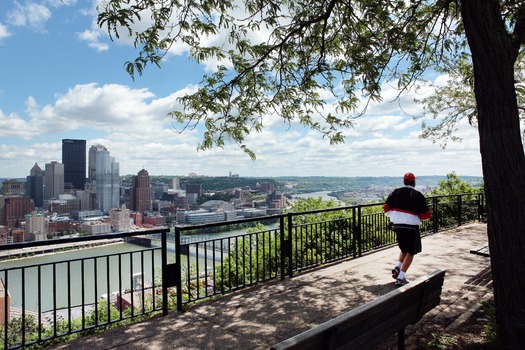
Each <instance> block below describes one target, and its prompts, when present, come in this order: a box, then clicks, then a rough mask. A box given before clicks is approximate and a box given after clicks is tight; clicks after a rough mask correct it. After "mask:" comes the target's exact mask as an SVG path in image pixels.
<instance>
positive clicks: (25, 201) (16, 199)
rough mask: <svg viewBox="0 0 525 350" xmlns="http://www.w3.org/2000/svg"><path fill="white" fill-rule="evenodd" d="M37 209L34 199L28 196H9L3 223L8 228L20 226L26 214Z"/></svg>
mask: <svg viewBox="0 0 525 350" xmlns="http://www.w3.org/2000/svg"><path fill="white" fill-rule="evenodd" d="M33 210H35V204H34V203H33V200H32V199H31V198H29V197H28V196H13V197H7V198H6V199H5V203H4V210H3V214H4V215H3V216H4V217H3V223H4V225H5V226H7V227H8V228H19V227H20V224H21V223H22V222H23V221H25V216H26V214H29V213H31V212H32V211H33Z"/></svg>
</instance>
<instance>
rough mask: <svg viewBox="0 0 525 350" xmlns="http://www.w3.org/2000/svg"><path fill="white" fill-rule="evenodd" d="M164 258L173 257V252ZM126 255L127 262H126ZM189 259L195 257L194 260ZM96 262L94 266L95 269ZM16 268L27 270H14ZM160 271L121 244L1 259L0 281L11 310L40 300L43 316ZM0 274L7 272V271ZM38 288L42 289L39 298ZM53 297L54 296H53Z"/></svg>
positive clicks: (146, 253) (155, 260)
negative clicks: (138, 276) (4, 287)
mask: <svg viewBox="0 0 525 350" xmlns="http://www.w3.org/2000/svg"><path fill="white" fill-rule="evenodd" d="M328 193H330V191H320V192H312V193H305V194H299V195H295V196H294V197H302V198H306V197H314V198H317V197H321V198H323V200H329V199H336V198H335V197H331V196H329V195H328ZM276 226H277V224H274V225H268V226H267V227H268V228H269V229H272V228H275V227H276ZM244 233H246V229H238V230H231V231H227V232H221V233H212V234H198V235H192V236H191V237H192V238H197V239H200V240H209V239H218V238H224V237H229V236H236V235H241V234H244ZM158 245H159V243H158V242H153V246H154V247H155V246H158ZM191 254H192V252H191V250H190V255H191ZM169 256H173V252H171V254H169ZM130 257H131V258H132V263H131V264H130ZM193 259H196V258H195V257H193ZM198 260H199V266H205V264H204V263H203V262H204V259H202V258H200V257H199V259H198ZM95 263H96V264H97V268H96V269H95ZM210 265H211V262H210ZM119 266H120V267H119ZM20 267H26V268H25V269H23V270H22V269H18V268H20ZM160 267H161V253H160V250H159V249H156V250H153V251H152V250H150V249H147V248H144V247H142V246H138V245H135V244H131V243H124V242H121V243H112V244H110V245H104V246H98V247H94V248H84V249H75V250H70V251H65V252H55V253H50V254H42V255H35V256H33V257H25V258H19V259H13V260H7V261H1V262H0V278H2V280H3V281H4V283H5V282H6V273H7V285H8V290H9V293H10V296H11V305H12V306H14V307H21V306H22V304H23V303H24V304H25V308H26V309H27V310H32V311H39V310H38V305H39V302H38V299H39V298H40V299H41V303H40V304H41V308H40V311H41V312H45V311H47V310H51V309H54V308H64V307H67V306H68V305H69V304H71V305H80V304H92V303H94V302H96V301H100V300H101V299H103V298H104V297H107V295H108V294H110V293H114V292H117V291H118V290H125V289H129V288H131V287H132V284H133V277H132V276H133V275H134V274H140V273H143V274H144V282H145V283H146V284H147V285H151V284H152V283H153V282H154V281H153V278H154V277H153V276H154V275H155V276H159V275H160ZM9 269H11V270H9ZM4 270H8V272H6V271H4ZM107 270H109V271H110V273H109V276H108V274H107V273H106V271H107ZM82 271H83V273H82ZM119 271H120V273H119ZM22 281H24V284H25V286H24V289H25V292H26V293H25V296H24V298H25V300H24V299H23V298H22ZM82 282H83V283H82ZM108 283H109V287H108ZM39 285H40V287H39ZM68 286H69V287H68ZM38 290H40V291H41V295H40V296H39V294H38ZM68 290H71V292H69V291H68ZM53 291H54V292H53ZM53 295H55V296H56V297H55V298H53Z"/></svg>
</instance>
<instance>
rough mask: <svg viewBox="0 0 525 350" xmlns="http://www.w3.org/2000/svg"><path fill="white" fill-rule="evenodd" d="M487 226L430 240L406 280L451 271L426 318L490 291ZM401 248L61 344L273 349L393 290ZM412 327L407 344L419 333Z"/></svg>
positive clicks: (441, 316) (121, 349) (120, 349)
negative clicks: (484, 252) (392, 273)
mask: <svg viewBox="0 0 525 350" xmlns="http://www.w3.org/2000/svg"><path fill="white" fill-rule="evenodd" d="M486 243H487V238H486V225H485V224H480V223H476V224H471V225H467V226H463V227H459V228H456V229H452V230H449V231H446V232H442V233H438V234H435V235H432V236H429V237H425V238H423V252H422V253H420V254H418V255H417V256H416V258H415V259H414V263H413V264H412V267H411V268H410V270H409V271H408V274H407V278H408V279H409V280H410V279H415V278H417V277H420V276H422V275H424V274H426V273H429V272H432V271H434V270H435V269H445V270H446V271H447V273H446V276H445V284H444V286H443V292H442V301H441V304H440V305H439V306H438V307H436V308H435V309H434V310H432V311H431V312H429V313H428V314H427V315H426V316H425V317H426V318H432V319H433V320H435V321H436V322H442V324H447V325H448V327H455V326H457V325H458V324H460V323H461V322H462V321H464V320H466V318H468V316H469V315H470V314H471V313H472V312H473V311H475V310H477V309H478V308H479V306H480V304H479V303H480V300H482V299H486V298H488V297H490V296H491V292H492V288H491V283H490V280H491V279H490V273H489V270H488V269H489V267H490V260H489V258H487V257H484V256H480V255H475V254H472V253H470V250H471V249H476V248H479V247H481V246H483V245H486ZM398 252H399V251H398V249H397V247H392V248H388V249H384V250H381V251H379V252H375V253H372V254H369V255H366V256H364V257H361V258H359V259H355V260H348V261H344V262H340V263H336V264H333V265H331V266H329V267H325V268H320V269H318V270H315V271H313V272H308V273H305V274H302V275H299V276H296V277H293V278H291V279H286V280H284V281H275V282H271V283H266V284H262V285H260V286H256V287H252V288H248V289H244V290H241V291H239V292H235V293H231V294H228V295H226V296H223V297H219V298H216V299H213V300H209V301H206V302H203V303H199V304H195V305H193V306H191V307H189V309H188V311H186V312H183V313H179V312H176V311H172V312H170V314H169V315H168V316H166V317H162V316H158V317H155V318H152V319H150V320H147V321H144V322H141V323H137V324H133V325H128V326H122V327H118V328H116V329H113V330H110V331H107V332H104V333H100V334H94V335H90V336H87V337H82V338H80V339H77V340H75V341H73V342H71V343H68V344H63V345H59V346H56V347H55V349H60V350H70V349H71V350H73V349H74V350H82V349H86V350H87V349H89V350H91V349H99V350H100V349H117V350H127V349H149V350H154V349H162V350H163V349H178V350H179V349H180V350H194V349H195V350H197V349H198V350H203V349H210V350H211V349H214V350H218V349H236V350H237V349H256V350H262V349H269V347H270V346H271V345H273V344H275V343H278V342H280V341H282V340H284V339H286V338H288V337H290V336H293V335H295V334H297V333H300V332H302V331H305V330H307V329H309V328H311V327H313V326H316V325H318V324H320V323H323V322H325V321H327V320H329V319H331V318H334V317H336V316H338V315H340V314H342V313H344V312H346V311H349V310H351V309H353V308H355V307H356V306H359V305H362V304H364V303H366V302H368V301H371V300H373V299H374V298H376V297H378V296H380V295H383V294H385V293H387V292H389V291H391V290H393V289H394V288H395V287H394V283H393V280H392V277H391V276H390V270H391V269H392V266H393V264H394V262H395V260H396V258H397V255H398ZM417 325H418V324H416V325H415V326H411V328H410V329H408V330H407V339H406V345H407V349H410V337H411V335H412V336H414V334H417Z"/></svg>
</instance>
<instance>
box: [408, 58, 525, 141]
mask: <svg viewBox="0 0 525 350" xmlns="http://www.w3.org/2000/svg"><path fill="white" fill-rule="evenodd" d="M440 73H443V74H446V75H448V79H447V81H446V84H444V85H437V84H430V86H431V87H432V88H434V90H435V93H434V94H432V95H431V96H428V97H425V98H423V99H416V100H415V102H416V103H420V104H421V105H422V106H423V109H422V112H421V113H420V114H419V115H417V116H416V117H417V118H419V119H422V124H421V127H422V133H421V137H422V138H425V139H430V140H432V141H433V142H440V143H441V146H442V147H443V148H445V147H446V146H447V143H448V141H458V142H461V141H462V140H461V138H459V137H458V136H457V135H456V131H457V128H458V125H459V123H460V122H461V121H462V120H464V119H466V120H467V121H468V123H469V124H470V125H471V126H477V119H476V118H477V110H476V98H475V96H474V79H473V77H474V72H473V67H472V64H471V57H470V55H468V56H465V57H464V58H463V59H461V60H460V61H459V62H457V64H456V66H455V67H450V68H449V69H446V70H442V71H441V72H440ZM515 77H516V78H515V87H516V93H517V97H518V111H519V114H520V121H521V123H522V125H524V124H525V55H524V54H523V52H522V53H520V55H519V58H518V59H517V61H516V64H515ZM431 121H435V124H433V123H432V122H431ZM521 136H522V140H525V127H524V128H523V129H522V134H521Z"/></svg>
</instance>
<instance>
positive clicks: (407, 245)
mask: <svg viewBox="0 0 525 350" xmlns="http://www.w3.org/2000/svg"><path fill="white" fill-rule="evenodd" d="M394 231H395V232H396V237H397V244H398V245H399V249H401V251H402V252H403V253H409V254H411V255H416V254H417V253H419V252H421V236H420V234H419V226H418V225H402V224H397V225H394Z"/></svg>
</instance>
